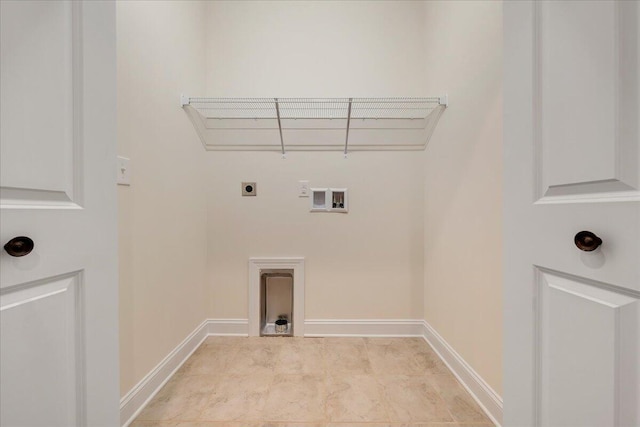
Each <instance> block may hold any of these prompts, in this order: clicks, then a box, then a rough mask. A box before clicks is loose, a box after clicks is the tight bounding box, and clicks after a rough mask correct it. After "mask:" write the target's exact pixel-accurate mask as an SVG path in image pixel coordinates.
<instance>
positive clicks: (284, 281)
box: [260, 270, 295, 337]
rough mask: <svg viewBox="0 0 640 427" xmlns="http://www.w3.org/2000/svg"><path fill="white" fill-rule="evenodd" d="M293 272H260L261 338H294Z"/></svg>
mask: <svg viewBox="0 0 640 427" xmlns="http://www.w3.org/2000/svg"><path fill="white" fill-rule="evenodd" d="M294 326H295V325H294V324H293V270H261V271H260V336H289V337H290V336H293V328H294Z"/></svg>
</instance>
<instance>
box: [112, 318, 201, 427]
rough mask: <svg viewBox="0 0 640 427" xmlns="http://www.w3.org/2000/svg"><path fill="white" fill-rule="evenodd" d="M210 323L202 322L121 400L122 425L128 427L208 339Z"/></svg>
mask: <svg viewBox="0 0 640 427" xmlns="http://www.w3.org/2000/svg"><path fill="white" fill-rule="evenodd" d="M208 323H209V322H208V321H207V320H205V321H204V322H202V323H201V324H200V325H199V326H198V327H196V329H195V330H194V331H193V332H192V333H191V334H189V336H188V337H187V338H185V340H184V341H182V342H181V343H180V344H178V346H177V347H176V348H174V349H173V350H172V351H171V352H170V353H169V354H168V355H167V357H165V358H164V359H163V360H162V361H161V362H160V363H158V365H157V366H156V367H155V368H153V369H152V370H151V372H149V373H148V374H147V375H145V377H144V378H142V380H140V382H139V383H138V384H136V385H135V386H134V387H133V388H132V389H131V390H130V391H129V392H128V393H127V394H126V395H124V396H123V397H122V399H120V423H121V424H122V426H123V427H127V426H128V425H129V424H131V422H133V420H134V419H135V417H137V416H138V414H139V413H140V411H142V409H143V408H144V407H145V406H147V403H149V401H150V400H151V399H152V398H153V396H155V395H156V393H157V392H158V391H159V390H160V389H161V388H162V386H163V385H165V384H166V382H167V381H169V379H170V378H171V377H172V376H173V374H174V373H175V372H176V371H177V370H178V369H179V368H180V367H181V366H182V364H183V363H184V362H185V361H186V360H187V359H188V358H189V357H190V356H191V354H192V353H193V352H194V351H196V349H197V348H198V347H200V344H202V342H203V341H204V340H205V338H206V337H207V326H208Z"/></svg>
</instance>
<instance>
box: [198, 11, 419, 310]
mask: <svg viewBox="0 0 640 427" xmlns="http://www.w3.org/2000/svg"><path fill="white" fill-rule="evenodd" d="M423 12H424V4H423V3H421V2H395V1H394V2H267V1H265V2H263V1H258V2H211V3H209V4H208V14H207V94H208V95H210V96H280V97H285V96H310V97H326V96H391V95H396V96H398V95H407V96H411V95H412V96H421V95H425V93H424V91H423V89H424V79H423V74H424V61H423V58H424V48H423V45H424V38H423V19H424V14H423ZM423 162H424V153H422V152H406V153H401V152H378V153H352V154H351V155H350V156H349V158H348V159H346V160H345V159H344V158H343V157H342V154H341V153H339V152H330V153H308V152H305V153H302V152H298V153H293V152H292V153H289V155H288V158H287V159H286V160H282V159H281V158H280V155H279V154H278V153H249V152H246V153H238V152H235V153H229V152H212V153H207V165H208V167H207V188H208V196H207V199H208V202H209V233H208V234H209V262H208V266H209V276H208V279H209V285H210V286H211V289H212V290H213V298H212V307H211V311H210V313H211V317H215V318H246V317H247V302H248V296H247V281H248V279H247V260H248V258H249V257H250V256H304V257H305V258H306V290H305V292H306V295H305V296H306V307H305V310H306V312H305V315H306V318H308V319H342V318H360V319H362V318H366V319H381V318H387V319H390V318H391V319H407V318H412V319H415V318H421V317H422V293H423V279H422V277H423V271H422V264H423V240H422V228H423V221H422V212H423V200H422V194H423V181H424V179H423ZM300 179H308V180H309V181H310V182H311V186H316V187H325V186H336V187H348V188H349V205H350V212H349V213H348V214H346V215H344V214H321V213H310V212H309V199H306V198H298V196H297V182H298V180H300ZM241 181H257V182H258V196H257V197H255V198H247V197H245V198H243V197H241V195H240V183H241Z"/></svg>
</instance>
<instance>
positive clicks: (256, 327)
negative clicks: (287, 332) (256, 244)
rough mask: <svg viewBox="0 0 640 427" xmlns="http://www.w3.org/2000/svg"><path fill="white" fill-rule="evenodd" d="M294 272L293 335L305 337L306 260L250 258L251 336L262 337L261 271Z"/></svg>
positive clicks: (295, 258) (299, 258) (294, 258)
mask: <svg viewBox="0 0 640 427" xmlns="http://www.w3.org/2000/svg"><path fill="white" fill-rule="evenodd" d="M262 269H278V270H293V334H294V335H295V336H297V337H302V336H304V258H303V257H288V258H256V257H251V258H249V291H248V292H249V335H250V336H259V335H260V270H262Z"/></svg>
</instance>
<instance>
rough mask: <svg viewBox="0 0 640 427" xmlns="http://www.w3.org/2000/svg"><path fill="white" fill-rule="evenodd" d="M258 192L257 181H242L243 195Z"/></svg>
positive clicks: (253, 194)
mask: <svg viewBox="0 0 640 427" xmlns="http://www.w3.org/2000/svg"><path fill="white" fill-rule="evenodd" d="M256 193H257V187H256V183H255V182H243V183H242V195H243V196H255V195H256Z"/></svg>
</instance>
